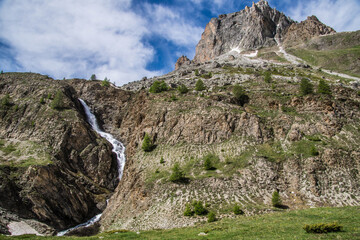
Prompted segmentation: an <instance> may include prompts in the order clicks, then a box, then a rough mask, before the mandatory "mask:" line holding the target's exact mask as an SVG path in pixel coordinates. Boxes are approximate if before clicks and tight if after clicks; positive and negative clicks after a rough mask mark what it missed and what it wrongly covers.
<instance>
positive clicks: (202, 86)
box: [195, 79, 206, 92]
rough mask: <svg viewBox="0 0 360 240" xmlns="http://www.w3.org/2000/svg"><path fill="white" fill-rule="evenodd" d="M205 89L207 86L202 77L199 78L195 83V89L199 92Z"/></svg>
mask: <svg viewBox="0 0 360 240" xmlns="http://www.w3.org/2000/svg"><path fill="white" fill-rule="evenodd" d="M205 89H206V87H205V84H204V82H203V81H202V80H201V79H199V80H197V81H196V84H195V90H196V91H198V92H201V91H204V90H205Z"/></svg>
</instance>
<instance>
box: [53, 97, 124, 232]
mask: <svg viewBox="0 0 360 240" xmlns="http://www.w3.org/2000/svg"><path fill="white" fill-rule="evenodd" d="M79 101H80V103H81V104H82V106H83V107H84V110H85V114H86V118H87V121H88V123H89V124H90V125H91V127H92V128H93V129H94V130H95V131H96V132H97V133H98V134H99V135H100V136H101V137H103V138H105V139H106V140H107V141H108V142H110V143H111V145H112V146H113V149H112V152H113V153H115V154H116V159H117V162H118V172H119V180H121V178H122V175H123V171H124V167H125V160H126V159H125V147H124V145H123V144H122V143H121V142H119V141H118V140H116V139H115V138H114V137H113V136H112V135H111V134H109V133H106V132H104V131H102V130H101V129H100V127H99V125H98V123H97V120H96V117H95V115H94V114H93V113H92V112H91V111H90V108H89V106H88V105H87V104H86V103H85V101H84V100H82V99H80V98H79ZM106 202H107V201H106ZM101 215H102V214H101V213H100V214H98V215H96V216H95V217H93V218H91V219H90V220H89V221H87V222H85V223H81V224H79V225H77V226H75V227H72V228H69V229H67V230H64V231H62V232H59V233H58V234H57V236H64V235H65V234H66V233H68V232H70V231H72V230H74V229H77V228H79V227H89V226H91V225H93V224H94V223H96V222H98V221H99V220H100V218H101Z"/></svg>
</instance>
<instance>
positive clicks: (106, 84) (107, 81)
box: [101, 77, 110, 87]
mask: <svg viewBox="0 0 360 240" xmlns="http://www.w3.org/2000/svg"><path fill="white" fill-rule="evenodd" d="M101 86H103V87H109V86H110V79H108V78H107V77H105V79H104V80H103V81H102V82H101Z"/></svg>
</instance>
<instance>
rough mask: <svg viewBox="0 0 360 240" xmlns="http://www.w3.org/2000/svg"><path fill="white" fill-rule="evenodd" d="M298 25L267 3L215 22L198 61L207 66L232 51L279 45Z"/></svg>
mask: <svg viewBox="0 0 360 240" xmlns="http://www.w3.org/2000/svg"><path fill="white" fill-rule="evenodd" d="M293 23H294V21H293V20H291V19H290V18H288V17H286V16H285V15H284V14H283V13H280V12H279V11H277V10H276V9H272V8H271V7H270V6H269V5H268V3H267V1H259V2H258V3H256V4H253V5H252V7H250V8H249V7H246V8H245V9H244V10H242V11H240V12H236V13H231V14H224V15H220V16H219V17H218V18H213V19H211V21H210V22H209V23H208V24H207V25H206V28H205V31H204V33H203V34H202V36H201V40H200V41H199V43H198V44H197V46H196V54H195V57H194V61H195V62H198V63H202V62H206V61H208V60H210V59H213V58H215V57H217V56H220V55H221V54H224V53H227V52H229V51H231V50H232V49H237V50H238V51H241V50H252V49H258V48H260V47H269V46H273V45H276V40H275V39H280V38H282V37H283V36H284V34H285V33H286V30H287V28H288V27H289V26H290V25H291V24H293Z"/></svg>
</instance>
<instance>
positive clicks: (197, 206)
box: [193, 201, 208, 216]
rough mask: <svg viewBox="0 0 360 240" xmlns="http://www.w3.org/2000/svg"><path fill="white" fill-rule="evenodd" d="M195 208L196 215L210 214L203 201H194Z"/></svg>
mask: <svg viewBox="0 0 360 240" xmlns="http://www.w3.org/2000/svg"><path fill="white" fill-rule="evenodd" d="M193 206H194V212H195V214H196V215H199V216H204V215H206V214H207V213H208V210H206V208H205V207H204V206H203V204H202V202H201V201H194V202H193Z"/></svg>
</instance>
